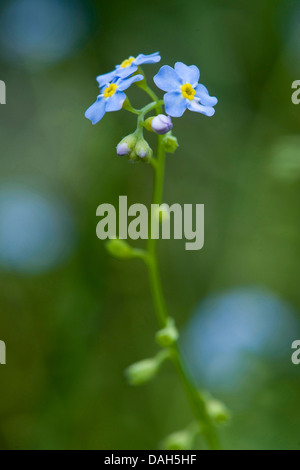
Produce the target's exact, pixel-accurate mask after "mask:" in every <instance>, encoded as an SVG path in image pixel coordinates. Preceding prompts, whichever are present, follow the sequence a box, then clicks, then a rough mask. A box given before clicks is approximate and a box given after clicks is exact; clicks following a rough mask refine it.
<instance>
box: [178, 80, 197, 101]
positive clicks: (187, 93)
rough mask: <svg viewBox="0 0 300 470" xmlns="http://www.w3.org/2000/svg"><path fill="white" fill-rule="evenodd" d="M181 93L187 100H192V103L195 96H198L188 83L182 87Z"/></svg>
mask: <svg viewBox="0 0 300 470" xmlns="http://www.w3.org/2000/svg"><path fill="white" fill-rule="evenodd" d="M181 92H182V96H183V97H184V98H187V99H188V100H191V101H192V100H193V99H194V96H195V94H196V92H195V90H194V88H193V87H192V85H191V84H190V83H186V84H185V85H182V87H181Z"/></svg>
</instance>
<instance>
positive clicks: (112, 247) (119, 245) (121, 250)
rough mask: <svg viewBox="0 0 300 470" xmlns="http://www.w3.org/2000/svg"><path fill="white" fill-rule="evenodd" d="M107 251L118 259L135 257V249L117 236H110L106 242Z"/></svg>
mask: <svg viewBox="0 0 300 470" xmlns="http://www.w3.org/2000/svg"><path fill="white" fill-rule="evenodd" d="M106 249H107V251H108V252H109V253H110V254H111V255H112V256H114V257H115V258H119V259H130V258H135V257H136V255H135V250H134V249H133V248H131V246H130V245H129V244H128V243H127V242H126V241H124V240H120V239H119V238H112V239H110V240H109V241H108V242H107V243H106Z"/></svg>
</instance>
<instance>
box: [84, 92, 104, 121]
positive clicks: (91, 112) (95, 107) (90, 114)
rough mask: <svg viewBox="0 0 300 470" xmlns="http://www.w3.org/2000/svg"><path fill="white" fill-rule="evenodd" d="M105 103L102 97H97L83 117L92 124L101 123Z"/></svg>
mask: <svg viewBox="0 0 300 470" xmlns="http://www.w3.org/2000/svg"><path fill="white" fill-rule="evenodd" d="M105 108H106V103H105V99H104V97H103V96H98V98H97V101H96V102H95V103H94V104H92V106H90V107H89V109H88V110H87V111H86V112H85V117H86V118H87V119H89V120H90V121H92V123H93V124H97V122H99V121H101V119H102V118H103V116H104V114H105V111H106V110H105Z"/></svg>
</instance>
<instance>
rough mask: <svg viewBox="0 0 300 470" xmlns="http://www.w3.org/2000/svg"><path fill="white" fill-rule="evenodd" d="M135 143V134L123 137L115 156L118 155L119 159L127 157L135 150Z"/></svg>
mask: <svg viewBox="0 0 300 470" xmlns="http://www.w3.org/2000/svg"><path fill="white" fill-rule="evenodd" d="M136 141H137V136H136V134H135V133H133V134H129V135H127V136H126V137H124V139H122V140H121V142H119V143H118V145H117V154H118V155H120V157H122V156H123V155H127V156H129V155H130V154H131V152H132V151H133V150H134V148H135V144H136Z"/></svg>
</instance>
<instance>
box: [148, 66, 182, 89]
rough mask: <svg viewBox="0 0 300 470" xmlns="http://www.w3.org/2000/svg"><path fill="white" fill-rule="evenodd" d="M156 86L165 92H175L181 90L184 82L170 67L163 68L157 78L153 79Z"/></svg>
mask: <svg viewBox="0 0 300 470" xmlns="http://www.w3.org/2000/svg"><path fill="white" fill-rule="evenodd" d="M153 80H154V83H155V85H156V86H157V87H158V88H160V89H161V90H163V91H175V90H178V89H180V87H181V85H182V84H183V81H182V80H181V79H180V78H179V76H178V75H177V73H176V72H175V70H174V69H172V67H170V66H169V65H164V66H163V67H161V69H160V71H159V72H158V74H157V75H155V77H153Z"/></svg>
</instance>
